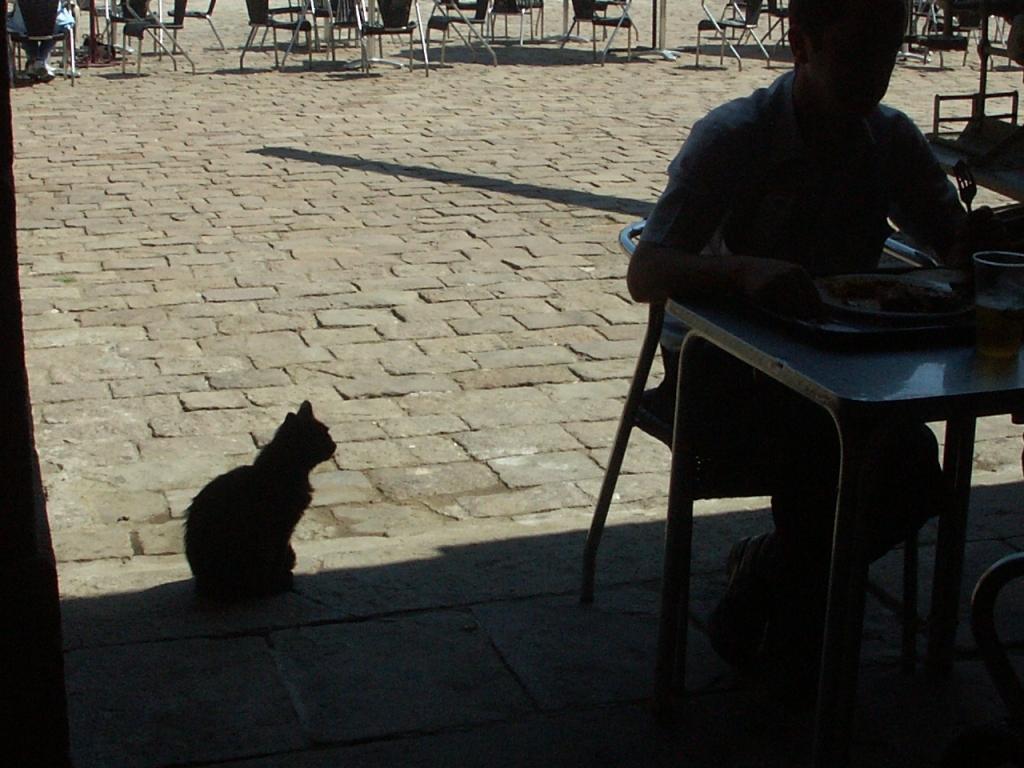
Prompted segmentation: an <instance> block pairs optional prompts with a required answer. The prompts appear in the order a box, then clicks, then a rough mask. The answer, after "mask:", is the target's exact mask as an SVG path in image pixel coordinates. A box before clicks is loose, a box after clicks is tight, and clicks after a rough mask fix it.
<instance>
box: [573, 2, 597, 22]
mask: <svg viewBox="0 0 1024 768" xmlns="http://www.w3.org/2000/svg"><path fill="white" fill-rule="evenodd" d="M594 6H595V2H594V0H572V15H573V18H574V19H579V20H581V21H590V20H591V19H593V18H594Z"/></svg>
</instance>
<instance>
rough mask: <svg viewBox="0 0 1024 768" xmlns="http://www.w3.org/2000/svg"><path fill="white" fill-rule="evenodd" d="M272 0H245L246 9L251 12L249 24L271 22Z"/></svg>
mask: <svg viewBox="0 0 1024 768" xmlns="http://www.w3.org/2000/svg"><path fill="white" fill-rule="evenodd" d="M269 8H270V0H245V9H246V10H247V11H248V12H249V24H250V25H256V24H264V25H265V24H268V23H269V22H270V11H269Z"/></svg>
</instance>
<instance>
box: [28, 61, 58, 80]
mask: <svg viewBox="0 0 1024 768" xmlns="http://www.w3.org/2000/svg"><path fill="white" fill-rule="evenodd" d="M25 73H26V74H27V75H28V76H29V77H31V78H32V79H33V80H37V81H39V82H41V83H48V82H50V81H51V80H53V78H54V75H55V73H54V71H53V67H51V66H50V63H49V62H48V61H46V60H45V59H36V60H34V61H30V62H29V63H28V66H27V67H25Z"/></svg>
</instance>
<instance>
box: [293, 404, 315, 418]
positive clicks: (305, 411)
mask: <svg viewBox="0 0 1024 768" xmlns="http://www.w3.org/2000/svg"><path fill="white" fill-rule="evenodd" d="M296 415H298V416H299V417H300V418H303V419H312V418H313V406H312V405H311V404H310V402H309V400H303V401H302V405H300V406H299V412H298V414H296Z"/></svg>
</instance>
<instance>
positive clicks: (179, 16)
mask: <svg viewBox="0 0 1024 768" xmlns="http://www.w3.org/2000/svg"><path fill="white" fill-rule="evenodd" d="M187 10H188V0H174V9H173V10H172V11H171V25H172V26H174V27H180V26H182V24H184V23H185V12H186V11H187Z"/></svg>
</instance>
